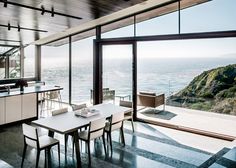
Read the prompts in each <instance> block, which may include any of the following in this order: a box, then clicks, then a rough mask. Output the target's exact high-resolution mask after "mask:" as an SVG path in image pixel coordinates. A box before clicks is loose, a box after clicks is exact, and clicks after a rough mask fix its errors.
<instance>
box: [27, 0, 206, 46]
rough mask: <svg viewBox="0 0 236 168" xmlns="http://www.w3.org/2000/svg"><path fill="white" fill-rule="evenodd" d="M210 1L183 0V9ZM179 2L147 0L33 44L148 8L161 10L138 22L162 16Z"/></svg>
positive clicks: (116, 19)
mask: <svg viewBox="0 0 236 168" xmlns="http://www.w3.org/2000/svg"><path fill="white" fill-rule="evenodd" d="M208 1H211V0H181V9H184V8H188V7H191V6H195V5H198V4H201V3H204V2H208ZM177 4H178V0H147V1H145V2H143V3H140V4H137V5H134V6H131V7H128V8H126V9H123V10H120V11H118V12H115V13H112V14H110V15H107V16H104V17H100V18H98V19H95V20H92V21H89V22H86V23H84V24H81V25H79V26H76V27H73V28H70V29H67V30H65V31H63V32H60V33H56V34H53V35H50V36H48V37H45V38H42V39H39V40H37V41H35V42H33V43H31V44H34V45H44V44H48V43H50V42H54V41H57V40H60V39H63V38H66V37H68V36H71V35H75V34H78V33H81V32H85V31H87V30H91V29H93V28H95V27H96V26H100V25H106V24H109V23H112V22H115V21H118V20H120V19H122V18H127V17H129V16H133V15H136V14H140V13H142V12H145V11H147V10H151V9H155V8H160V10H159V11H158V12H155V13H154V14H153V15H148V16H146V17H142V19H139V20H138V22H140V21H143V20H147V19H150V18H153V17H157V16H161V15H164V14H167V13H171V12H174V11H177V10H178V8H177V7H178V6H177ZM167 5H168V7H167ZM127 25H129V23H124V24H123V25H122V26H127ZM119 27H121V25H118V26H117V27H111V28H110V30H109V29H108V30H106V31H111V30H114V29H116V28H119ZM93 35H94V34H93V33H91V35H90V34H89V33H86V37H89V36H93ZM86 37H84V38H86ZM80 38H81V39H82V38H83V37H80ZM77 40H78V39H77Z"/></svg>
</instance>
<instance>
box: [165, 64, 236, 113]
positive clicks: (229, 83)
mask: <svg viewBox="0 0 236 168" xmlns="http://www.w3.org/2000/svg"><path fill="white" fill-rule="evenodd" d="M167 104H170V105H175V106H180V107H186V108H192V109H197V110H204V111H212V112H217V113H224V114H231V115H236V64H233V65H228V66H225V67H218V68H215V69H211V70H209V71H205V72H203V73H201V74H200V75H198V76H196V77H195V78H194V79H193V80H192V81H191V82H190V84H189V85H188V86H187V87H186V88H184V89H183V90H181V91H180V92H178V93H177V94H175V95H172V96H171V97H170V98H169V99H168V100H167Z"/></svg>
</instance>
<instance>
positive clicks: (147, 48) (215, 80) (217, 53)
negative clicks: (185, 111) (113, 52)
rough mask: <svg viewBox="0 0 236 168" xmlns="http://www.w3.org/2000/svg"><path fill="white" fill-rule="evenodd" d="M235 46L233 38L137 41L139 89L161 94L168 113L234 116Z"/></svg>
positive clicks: (235, 41)
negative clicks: (211, 113)
mask: <svg viewBox="0 0 236 168" xmlns="http://www.w3.org/2000/svg"><path fill="white" fill-rule="evenodd" d="M235 45H236V38H225V39H202V40H174V41H151V42H138V83H137V84H138V91H147V92H154V93H157V94H158V95H159V94H163V93H164V94H165V97H166V102H167V105H168V106H167V108H166V110H167V111H168V112H171V111H172V112H174V113H175V112H176V109H174V108H172V107H173V106H178V107H183V108H190V109H195V110H200V111H203V112H205V111H207V112H216V113H223V114H231V115H236V113H235V110H236V109H235V101H236V97H235V93H236V88H235V86H236V81H235V79H236V48H235ZM161 110H162V109H161ZM147 115H150V114H147Z"/></svg>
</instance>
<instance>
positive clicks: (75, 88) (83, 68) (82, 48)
mask: <svg viewBox="0 0 236 168" xmlns="http://www.w3.org/2000/svg"><path fill="white" fill-rule="evenodd" d="M90 33H91V34H94V35H95V30H91V31H90ZM83 35H85V34H83V33H82V34H78V35H75V36H72V41H74V42H72V103H73V104H80V103H90V102H92V97H91V91H92V89H93V40H94V39H95V36H92V37H89V38H85V39H81V40H80V37H83ZM77 38H79V40H76V39H77Z"/></svg>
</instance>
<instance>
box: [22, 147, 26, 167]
mask: <svg viewBox="0 0 236 168" xmlns="http://www.w3.org/2000/svg"><path fill="white" fill-rule="evenodd" d="M26 149H27V145H26V144H25V145H24V149H23V155H22V161H21V167H23V164H24V159H25V153H26Z"/></svg>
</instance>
